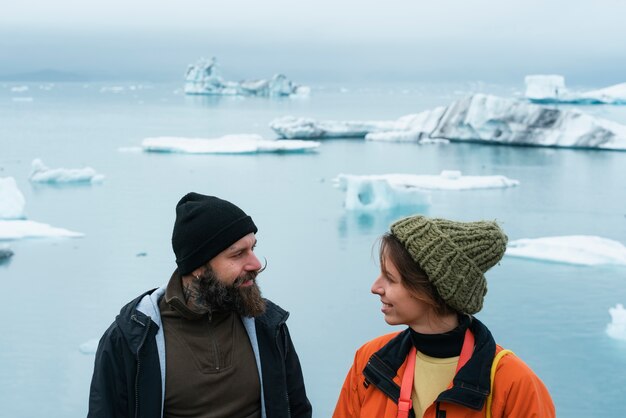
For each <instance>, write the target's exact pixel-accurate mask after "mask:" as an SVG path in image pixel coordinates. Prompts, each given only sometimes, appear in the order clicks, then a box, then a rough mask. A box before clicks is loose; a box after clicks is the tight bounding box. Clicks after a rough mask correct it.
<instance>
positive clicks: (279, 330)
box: [275, 321, 291, 418]
mask: <svg viewBox="0 0 626 418" xmlns="http://www.w3.org/2000/svg"><path fill="white" fill-rule="evenodd" d="M284 325H285V321H282V322H281V323H280V324H278V328H277V329H276V337H275V338H276V346H277V347H278V350H279V351H281V352H282V354H283V362H282V368H283V375H284V376H285V379H286V378H287V369H286V367H285V362H286V361H287V338H286V337H285V338H284V339H283V343H284V344H283V346H282V350H281V347H280V341H279V336H280V333H281V331H282V330H283V326H284ZM285 383H286V382H285ZM286 387H287V385H286V384H285V388H286ZM285 400H286V401H287V417H288V418H290V417H291V404H290V402H289V391H288V390H285Z"/></svg>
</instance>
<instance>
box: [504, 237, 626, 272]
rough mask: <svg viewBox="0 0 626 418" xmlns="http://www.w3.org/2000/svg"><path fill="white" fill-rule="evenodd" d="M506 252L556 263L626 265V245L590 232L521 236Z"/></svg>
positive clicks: (514, 255) (510, 244) (511, 254)
mask: <svg viewBox="0 0 626 418" xmlns="http://www.w3.org/2000/svg"><path fill="white" fill-rule="evenodd" d="M506 254H507V255H509V256H513V257H522V258H531V259H535V260H541V261H549V262H554V263H567V264H576V265H584V266H596V265H603V264H609V265H622V266H626V246H624V245H623V244H622V243H621V242H618V241H614V240H610V239H607V238H602V237H596V236H589V235H569V236H556V237H544V238H525V239H518V240H515V241H511V242H509V245H508V248H507V250H506Z"/></svg>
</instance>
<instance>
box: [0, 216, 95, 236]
mask: <svg viewBox="0 0 626 418" xmlns="http://www.w3.org/2000/svg"><path fill="white" fill-rule="evenodd" d="M82 236H83V234H81V233H79V232H73V231H69V230H67V229H63V228H55V227H53V226H50V225H48V224H44V223H40V222H34V221H28V220H0V240H17V239H23V238H53V237H67V238H76V237H82Z"/></svg>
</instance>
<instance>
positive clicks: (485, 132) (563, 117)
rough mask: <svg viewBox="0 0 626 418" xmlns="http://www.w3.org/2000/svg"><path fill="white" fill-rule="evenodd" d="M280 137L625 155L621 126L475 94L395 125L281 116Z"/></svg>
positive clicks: (571, 111) (277, 123) (573, 112)
mask: <svg viewBox="0 0 626 418" xmlns="http://www.w3.org/2000/svg"><path fill="white" fill-rule="evenodd" d="M270 127H271V128H272V129H273V130H274V131H275V132H276V133H277V134H278V135H279V136H280V137H282V138H303V139H313V138H334V137H367V139H370V140H385V141H390V140H396V141H409V140H410V141H420V142H425V141H432V140H450V141H456V142H461V141H465V142H482V143H494V144H509V145H533V146H547V147H568V148H593V149H613V150H626V126H624V125H621V124H618V123H616V122H612V121H609V120H605V119H601V118H596V117H594V116H591V115H589V114H587V113H583V112H580V111H578V110H574V109H553V108H548V107H545V106H541V105H536V104H531V103H528V102H527V101H524V100H516V99H508V98H502V97H496V96H491V95H485V94H475V95H472V96H468V97H465V98H462V99H460V100H457V101H455V102H453V103H452V104H450V105H449V106H447V107H446V108H436V109H433V110H431V111H426V112H422V113H418V114H415V115H408V116H404V117H402V118H400V119H398V120H395V121H348V122H345V121H315V120H313V119H306V118H294V117H283V118H280V119H276V120H274V121H272V122H271V123H270Z"/></svg>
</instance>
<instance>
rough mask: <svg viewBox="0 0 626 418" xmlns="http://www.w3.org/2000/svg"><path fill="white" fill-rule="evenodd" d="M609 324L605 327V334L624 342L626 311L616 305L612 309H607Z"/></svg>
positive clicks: (619, 304) (625, 337) (625, 339)
mask: <svg viewBox="0 0 626 418" xmlns="http://www.w3.org/2000/svg"><path fill="white" fill-rule="evenodd" d="M609 314H610V315H611V323H610V324H608V325H607V326H606V333H607V335H608V336H609V337H611V338H615V339H616V340H623V341H626V309H624V305H622V304H621V303H618V304H617V305H615V307H614V308H609Z"/></svg>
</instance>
